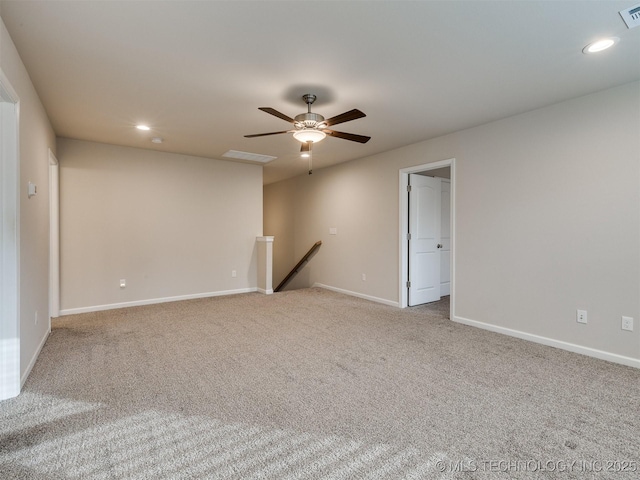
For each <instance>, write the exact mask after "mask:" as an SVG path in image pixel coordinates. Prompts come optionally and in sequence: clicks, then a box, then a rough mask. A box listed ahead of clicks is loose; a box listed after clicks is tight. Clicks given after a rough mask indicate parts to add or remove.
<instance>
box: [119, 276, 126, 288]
mask: <svg viewBox="0 0 640 480" xmlns="http://www.w3.org/2000/svg"><path fill="white" fill-rule="evenodd" d="M126 286H127V279H126V278H121V279H120V288H125V287H126Z"/></svg>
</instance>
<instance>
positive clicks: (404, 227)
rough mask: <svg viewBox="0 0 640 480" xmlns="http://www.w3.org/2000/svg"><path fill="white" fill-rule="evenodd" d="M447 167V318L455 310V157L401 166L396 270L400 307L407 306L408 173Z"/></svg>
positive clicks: (451, 315) (450, 316) (452, 314)
mask: <svg viewBox="0 0 640 480" xmlns="http://www.w3.org/2000/svg"><path fill="white" fill-rule="evenodd" d="M443 167H449V168H450V169H451V219H450V221H451V265H450V267H451V272H450V273H451V277H450V278H451V295H450V304H449V318H454V316H455V315H454V312H455V271H456V269H455V264H456V247H455V245H456V221H455V219H456V194H455V192H456V159H455V158H449V159H447V160H440V161H438V162H433V163H425V164H422V165H416V166H414V167H406V168H401V169H400V171H399V175H398V176H399V180H398V185H399V188H398V205H399V211H400V213H399V219H400V221H399V235H398V244H399V255H398V256H399V261H400V265H399V268H398V272H399V273H400V275H399V279H398V299H399V302H398V303H399V306H400V308H406V307H407V306H408V295H407V281H408V280H409V268H408V263H409V247H408V245H407V232H408V231H409V195H408V194H407V187H408V185H409V174H410V173H420V172H426V171H429V170H435V169H437V168H443Z"/></svg>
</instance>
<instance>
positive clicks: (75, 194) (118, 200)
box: [58, 138, 262, 313]
mask: <svg viewBox="0 0 640 480" xmlns="http://www.w3.org/2000/svg"><path fill="white" fill-rule="evenodd" d="M58 159H59V161H60V190H61V198H60V202H61V278H62V282H61V290H62V292H61V296H62V299H61V308H62V310H63V313H72V312H73V311H77V309H81V310H82V309H93V308H94V307H101V306H114V305H121V304H128V303H140V302H145V301H149V300H154V299H167V298H172V297H189V296H195V295H201V294H203V295H206V294H219V293H222V292H227V293H232V292H237V291H247V290H252V289H253V290H255V289H256V288H257V283H256V282H257V263H256V262H257V250H256V236H259V235H261V234H262V166H258V165H249V164H241V163H234V162H226V161H219V160H211V159H207V158H200V157H191V156H184V155H176V154H170V153H161V152H155V151H151V150H143V149H135V148H129V147H117V146H112V145H105V144H99V143H93V142H85V141H78V140H70V139H66V138H59V139H58ZM232 270H236V272H237V277H235V278H232V276H231V271H232ZM120 279H126V282H127V286H126V288H124V289H121V288H120V286H119V280H120Z"/></svg>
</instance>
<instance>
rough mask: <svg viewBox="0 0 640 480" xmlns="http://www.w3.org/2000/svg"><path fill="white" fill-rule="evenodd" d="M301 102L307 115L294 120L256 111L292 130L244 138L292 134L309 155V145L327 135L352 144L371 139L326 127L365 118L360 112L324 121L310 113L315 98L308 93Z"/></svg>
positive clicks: (355, 110) (272, 110) (303, 114)
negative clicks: (291, 126) (274, 117)
mask: <svg viewBox="0 0 640 480" xmlns="http://www.w3.org/2000/svg"><path fill="white" fill-rule="evenodd" d="M302 100H304V102H305V103H306V104H307V113H301V114H300V115H296V117H295V118H291V117H288V116H287V115H285V114H284V113H281V112H279V111H277V110H275V109H273V108H270V107H260V108H259V109H258V110H262V111H263V112H266V113H269V114H271V115H273V116H276V117H278V118H281V119H282V120H285V121H286V122H289V123H292V124H293V126H294V127H295V128H294V129H293V130H282V131H280V132H269V133H256V134H253V135H245V137H246V138H254V137H264V136H267V135H279V134H281V133H293V138H295V139H296V140H298V141H299V142H301V143H302V147H301V148H300V152H301V153H303V154H304V153H310V152H311V144H313V143H318V142H319V141H320V140H323V139H324V138H325V137H326V136H327V135H329V136H330V137H336V138H342V139H344V140H351V141H352V142H359V143H367V142H368V141H369V140H370V139H371V137H367V136H364V135H356V134H354V133H344V132H336V131H335V130H330V129H329V128H327V127H331V126H333V125H337V124H339V123H344V122H350V121H351V120H357V119H358V118H362V117H366V115H365V114H364V113H362V112H361V111H360V110H357V109H353V110H349V111H348V112H345V113H342V114H340V115H336V116H335V117H331V118H328V119H326V120H325V118H324V117H323V116H322V115H320V114H318V113H313V112H312V111H311V104H313V102H315V101H316V96H315V95H312V94H310V93H307V94H306V95H303V96H302Z"/></svg>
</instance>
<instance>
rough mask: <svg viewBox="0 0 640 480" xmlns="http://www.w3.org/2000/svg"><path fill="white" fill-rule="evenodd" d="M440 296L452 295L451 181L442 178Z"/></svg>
mask: <svg viewBox="0 0 640 480" xmlns="http://www.w3.org/2000/svg"><path fill="white" fill-rule="evenodd" d="M440 185H441V190H440V193H441V195H440V198H441V200H440V212H441V214H440V244H441V245H442V248H441V249H440V296H443V297H444V296H445V295H451V181H450V180H447V179H445V178H441V179H440Z"/></svg>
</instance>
